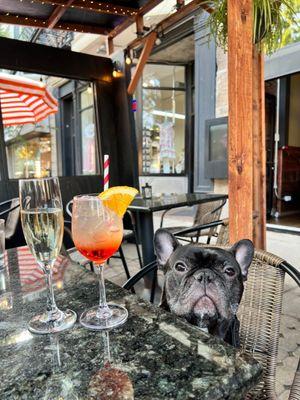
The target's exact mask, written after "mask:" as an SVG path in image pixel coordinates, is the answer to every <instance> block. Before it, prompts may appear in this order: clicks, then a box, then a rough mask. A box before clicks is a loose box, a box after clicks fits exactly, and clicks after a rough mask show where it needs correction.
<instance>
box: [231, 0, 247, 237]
mask: <svg viewBox="0 0 300 400" xmlns="http://www.w3.org/2000/svg"><path fill="white" fill-rule="evenodd" d="M227 5H228V89H229V90H228V101H229V119H228V128H229V130H228V192H229V236H230V242H232V243H233V242H235V241H237V240H240V239H245V238H248V239H251V240H252V239H253V84H252V78H253V59H252V28H253V16H252V7H253V0H228V3H227Z"/></svg>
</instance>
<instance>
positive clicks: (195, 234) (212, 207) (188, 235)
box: [160, 199, 226, 243]
mask: <svg viewBox="0 0 300 400" xmlns="http://www.w3.org/2000/svg"><path fill="white" fill-rule="evenodd" d="M225 203H226V199H222V200H215V201H211V202H209V203H202V204H199V205H198V206H197V211H196V214H195V217H194V221H193V226H192V228H194V227H196V226H203V225H207V224H210V223H211V222H215V221H218V220H219V219H220V215H221V212H222V208H223V207H224V205H225ZM172 210H173V209H172ZM172 210H166V211H164V213H163V214H162V216H161V221H160V227H161V228H164V229H167V230H168V231H169V232H171V233H175V232H181V235H180V239H181V240H184V241H188V242H191V241H192V242H198V241H199V238H200V236H207V243H210V240H211V238H212V237H213V236H214V235H215V233H216V227H214V226H212V227H208V228H205V229H203V228H202V229H199V230H195V229H193V230H191V231H189V232H186V231H185V227H184V226H175V227H174V226H172V227H168V226H167V227H165V226H163V223H164V218H165V216H166V215H167V213H169V212H170V211H172ZM178 236H179V235H178Z"/></svg>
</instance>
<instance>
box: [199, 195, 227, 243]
mask: <svg viewBox="0 0 300 400" xmlns="http://www.w3.org/2000/svg"><path fill="white" fill-rule="evenodd" d="M224 203H225V202H224V200H216V201H211V202H209V203H203V204H199V205H198V206H197V211H196V214H195V218H194V223H193V225H204V224H209V223H211V222H214V221H218V220H219V219H220V216H221V212H222V208H223V207H222V206H223V205H224ZM216 230H217V227H213V228H209V229H205V230H203V231H201V233H200V235H201V236H210V237H211V236H213V235H214V234H215V233H216Z"/></svg>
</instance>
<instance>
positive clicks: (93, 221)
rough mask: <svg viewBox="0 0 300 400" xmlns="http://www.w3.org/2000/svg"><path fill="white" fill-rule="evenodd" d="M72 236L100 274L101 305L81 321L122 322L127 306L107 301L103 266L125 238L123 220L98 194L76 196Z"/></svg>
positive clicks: (93, 324)
mask: <svg viewBox="0 0 300 400" xmlns="http://www.w3.org/2000/svg"><path fill="white" fill-rule="evenodd" d="M72 237H73V241H74V243H75V246H76V248H77V250H79V251H80V253H81V254H83V255H84V256H85V257H86V258H88V259H89V260H91V261H94V263H95V269H96V272H97V273H98V277H99V292H100V299H99V305H98V306H95V307H92V308H90V309H89V310H86V311H84V312H83V314H82V315H81V317H80V323H81V325H83V326H85V327H86V328H88V329H93V330H101V329H110V328H114V327H117V326H119V325H121V324H123V323H124V322H125V321H126V319H127V317H128V312H127V310H126V308H125V307H123V306H120V305H118V304H113V303H109V304H107V302H106V294H105V284H104V277H103V267H104V263H105V261H106V260H107V259H108V258H110V257H111V256H112V255H113V254H114V253H115V252H116V251H117V250H118V248H119V246H120V244H121V242H122V238H123V221H122V219H121V218H120V217H119V216H118V215H117V214H116V213H115V212H114V211H112V210H111V209H109V208H107V207H105V206H104V205H103V203H102V201H101V200H100V199H99V197H98V196H86V195H83V196H75V197H74V201H73V212H72Z"/></svg>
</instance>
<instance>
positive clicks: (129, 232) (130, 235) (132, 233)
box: [65, 200, 143, 279]
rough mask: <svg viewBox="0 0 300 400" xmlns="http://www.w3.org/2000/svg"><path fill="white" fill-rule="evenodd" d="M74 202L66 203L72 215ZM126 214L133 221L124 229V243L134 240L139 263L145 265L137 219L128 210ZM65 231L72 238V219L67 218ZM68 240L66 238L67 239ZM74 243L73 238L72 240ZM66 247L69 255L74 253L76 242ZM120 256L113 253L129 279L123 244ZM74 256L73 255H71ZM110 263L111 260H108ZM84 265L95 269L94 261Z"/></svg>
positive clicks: (119, 251) (141, 265)
mask: <svg viewBox="0 0 300 400" xmlns="http://www.w3.org/2000/svg"><path fill="white" fill-rule="evenodd" d="M72 204H73V200H70V201H69V202H68V203H67V205H66V213H67V214H68V215H69V216H70V217H72V210H71V207H72ZM126 214H127V215H128V216H129V218H130V222H131V227H132V229H124V233H123V239H122V243H124V242H125V241H129V240H133V241H134V244H135V246H136V250H137V255H138V259H139V264H140V268H142V267H143V263H142V256H141V252H140V248H139V244H138V236H137V230H136V224H135V219H134V216H133V214H132V213H131V212H130V211H127V212H126ZM65 233H66V234H67V237H68V239H69V240H70V239H71V240H72V231H71V221H70V220H65ZM65 242H66V239H65ZM72 243H73V240H72ZM65 248H66V249H67V253H68V255H70V256H71V255H72V253H74V252H75V251H76V248H75V247H74V243H73V245H72V246H71V247H68V246H66V245H65ZM118 253H119V256H118V255H113V256H112V257H111V258H120V259H121V261H122V264H123V268H124V271H125V274H126V277H127V279H130V276H131V275H130V272H129V268H128V264H127V261H126V258H125V255H124V251H123V248H122V245H121V246H120V247H119V250H118ZM71 258H72V257H71ZM108 263H109V260H108ZM84 265H90V266H91V269H92V270H93V263H92V262H88V261H86V262H84Z"/></svg>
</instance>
